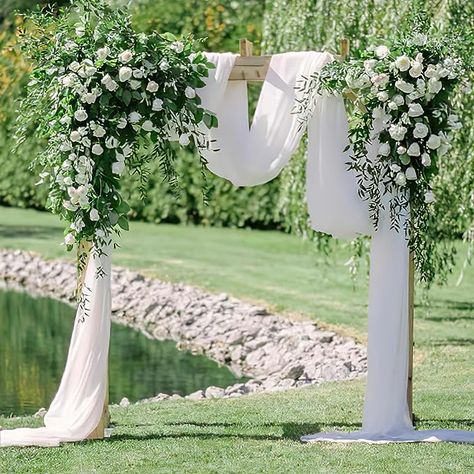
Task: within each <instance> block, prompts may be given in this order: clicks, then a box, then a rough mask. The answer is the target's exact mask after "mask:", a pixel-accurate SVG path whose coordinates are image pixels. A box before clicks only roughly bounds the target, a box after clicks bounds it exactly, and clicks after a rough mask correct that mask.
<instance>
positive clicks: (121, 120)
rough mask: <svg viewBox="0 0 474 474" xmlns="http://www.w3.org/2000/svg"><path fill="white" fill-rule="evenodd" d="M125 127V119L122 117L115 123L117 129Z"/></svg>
mask: <svg viewBox="0 0 474 474" xmlns="http://www.w3.org/2000/svg"><path fill="white" fill-rule="evenodd" d="M126 126H127V119H126V118H124V117H121V118H120V119H119V121H118V123H117V128H120V129H122V128H125V127H126Z"/></svg>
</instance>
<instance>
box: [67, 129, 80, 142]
mask: <svg viewBox="0 0 474 474" xmlns="http://www.w3.org/2000/svg"><path fill="white" fill-rule="evenodd" d="M69 139H70V140H71V141H72V142H78V141H80V140H81V134H80V133H79V132H78V131H77V130H73V131H72V132H71V134H70V135H69Z"/></svg>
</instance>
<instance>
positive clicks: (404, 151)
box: [397, 145, 407, 171]
mask: <svg viewBox="0 0 474 474" xmlns="http://www.w3.org/2000/svg"><path fill="white" fill-rule="evenodd" d="M406 152H407V149H406V148H405V147H404V146H402V145H400V146H398V147H397V153H398V154H399V155H404V154H405V153H406ZM398 171H400V170H398Z"/></svg>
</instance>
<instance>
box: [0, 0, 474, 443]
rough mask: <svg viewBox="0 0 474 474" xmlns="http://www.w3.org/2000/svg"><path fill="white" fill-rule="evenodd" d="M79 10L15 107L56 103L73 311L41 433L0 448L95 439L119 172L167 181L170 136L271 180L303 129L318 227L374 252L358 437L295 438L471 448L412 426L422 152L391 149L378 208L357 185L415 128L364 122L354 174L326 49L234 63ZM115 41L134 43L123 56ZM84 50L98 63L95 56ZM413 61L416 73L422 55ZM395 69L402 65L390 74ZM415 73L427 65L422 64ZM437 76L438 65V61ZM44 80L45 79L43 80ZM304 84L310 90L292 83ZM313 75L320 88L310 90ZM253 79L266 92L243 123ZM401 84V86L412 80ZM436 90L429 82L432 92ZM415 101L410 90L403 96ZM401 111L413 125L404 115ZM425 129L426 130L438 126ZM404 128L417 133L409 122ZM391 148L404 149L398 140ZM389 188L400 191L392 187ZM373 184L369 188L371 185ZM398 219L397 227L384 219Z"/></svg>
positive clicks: (51, 174) (236, 178)
mask: <svg viewBox="0 0 474 474" xmlns="http://www.w3.org/2000/svg"><path fill="white" fill-rule="evenodd" d="M79 3H81V4H82V5H86V6H88V7H89V8H88V9H86V10H85V12H86V14H85V15H84V17H83V21H82V23H79V24H78V25H76V27H75V35H76V40H75V41H72V40H71V39H70V38H69V37H68V36H67V32H68V28H69V25H67V24H63V25H60V29H59V32H58V33H56V35H55V38H56V40H55V41H57V42H58V43H59V45H60V47H62V48H65V50H64V51H63V50H62V49H58V48H56V46H54V45H53V46H52V47H51V49H50V50H49V54H50V56H49V60H50V61H49V62H48V61H44V57H43V58H41V59H43V63H44V65H41V66H39V67H38V68H37V69H36V70H34V72H33V74H32V76H33V77H32V81H31V88H30V91H31V93H30V94H29V96H28V98H27V99H26V102H25V104H26V105H27V106H31V105H32V104H34V103H35V101H36V102H38V103H39V102H41V101H43V100H51V101H53V103H54V104H56V106H57V107H56V108H53V109H52V112H51V115H50V116H48V117H46V118H44V119H43V121H42V123H43V126H44V130H43V132H44V135H45V136H47V137H48V138H49V144H48V148H47V149H46V151H45V154H44V155H43V156H42V157H41V158H40V164H42V165H43V167H44V170H43V172H42V175H41V177H42V179H44V180H46V181H47V182H48V183H49V185H50V207H51V209H52V210H53V211H55V212H56V213H58V214H60V215H61V216H62V217H63V218H64V219H65V220H66V221H67V223H68V225H67V230H66V237H65V244H66V246H67V247H68V248H70V249H71V248H72V247H73V246H74V244H78V246H79V259H78V260H79V270H80V278H79V283H80V284H79V285H78V287H79V294H80V298H79V304H78V310H77V315H76V320H75V325H74V330H73V334H72V339H71V345H70V349H69V354H68V360H67V364H66V368H65V371H64V374H63V377H62V380H61V384H60V387H59V390H58V392H57V394H56V396H55V398H54V400H53V402H52V404H51V406H50V408H49V410H48V413H47V415H46V416H45V427H44V428H38V429H27V428H22V429H16V430H6V431H0V446H12V445H40V446H56V445H58V444H59V443H61V442H68V441H78V440H82V439H85V438H90V437H92V438H97V437H103V435H104V428H105V426H106V425H107V356H108V345H109V337H110V313H111V291H110V273H111V252H112V247H113V244H112V238H111V232H112V230H113V229H116V228H117V226H118V227H120V228H122V229H125V230H126V229H127V228H128V224H127V217H126V216H127V212H128V210H129V209H128V206H127V205H126V203H125V202H124V201H123V199H121V196H120V193H119V191H118V190H119V182H120V179H119V178H120V175H121V172H122V171H123V169H124V167H125V165H126V164H127V165H128V166H129V167H130V168H131V169H132V170H135V171H136V172H137V173H138V174H139V175H140V174H143V173H144V168H143V165H144V164H145V163H146V160H147V159H151V158H155V157H157V156H159V157H160V159H162V163H163V167H164V171H165V174H169V175H171V176H173V169H172V157H173V156H172V154H173V147H172V146H171V142H173V141H179V143H180V144H181V145H182V146H187V145H189V144H190V143H193V144H194V146H195V147H196V149H197V150H198V152H199V154H200V156H201V157H202V161H203V163H205V165H206V166H207V167H208V168H209V169H210V170H211V171H212V172H213V173H215V174H217V175H219V176H221V177H223V178H226V179H228V180H230V181H231V182H232V183H234V184H235V185H237V186H255V185H259V184H261V183H264V182H267V181H269V180H271V179H273V178H275V177H276V176H277V175H278V174H279V173H280V171H281V170H282V169H283V168H284V167H285V165H286V164H287V163H288V161H289V159H290V158H291V155H292V154H293V152H294V151H295V150H296V148H297V146H298V143H299V141H300V139H301V137H302V135H303V133H304V131H305V130H307V134H308V153H307V156H308V164H307V202H308V211H309V214H310V219H311V223H312V227H313V228H314V229H316V230H319V231H322V232H326V233H328V234H331V235H333V236H334V237H338V238H345V239H351V238H353V237H355V236H358V235H368V236H370V237H371V239H372V243H371V268H370V289H369V346H368V366H369V374H368V381H367V390H366V400H365V409H364V420H363V425H362V430H361V431H358V432H354V433H326V434H324V433H320V434H316V435H309V436H305V437H303V438H302V440H303V441H328V440H331V441H365V442H390V441H441V440H447V441H465V442H474V435H473V433H469V432H462V431H449V430H438V431H435V430H432V431H421V432H420V431H415V430H414V429H413V424H412V419H411V370H412V369H411V367H412V362H411V361H412V354H411V347H412V339H411V338H412V329H411V327H412V320H413V285H414V283H413V281H414V277H413V264H412V258H410V249H409V240H408V238H407V235H406V233H405V232H403V229H408V228H409V225H408V224H409V221H410V207H409V201H408V199H409V198H406V201H404V202H399V204H398V206H397V207H396V209H394V208H393V200H396V199H400V196H402V197H403V196H405V197H406V193H405V191H404V187H405V185H406V179H408V180H410V179H411V176H413V173H416V169H415V168H414V166H421V165H420V164H416V165H415V162H414V161H410V160H411V158H410V157H418V156H419V155H420V154H421V150H420V149H418V150H414V149H412V150H410V153H408V152H407V153H405V151H407V150H405V151H404V152H403V153H398V152H397V153H398V154H399V155H400V156H401V158H400V160H401V164H402V165H403V166H405V168H402V167H401V166H400V165H398V164H397V167H394V166H393V164H394V163H392V164H391V168H390V173H391V174H387V175H384V176H385V178H387V179H389V188H388V191H387V192H383V193H380V196H381V197H380V199H381V201H380V202H379V204H380V206H379V207H378V208H377V209H374V206H373V203H374V200H376V199H377V193H376V192H374V193H372V194H371V195H370V196H369V197H370V198H371V199H372V200H371V199H367V197H366V196H364V193H363V192H361V187H360V186H361V181H360V179H359V177H360V176H361V175H363V174H364V173H367V172H368V170H369V171H372V170H373V169H374V168H376V165H377V164H378V163H379V162H381V161H383V160H382V159H381V157H382V158H383V157H387V156H389V155H390V154H391V152H392V149H391V145H392V143H391V142H389V141H388V139H387V140H384V139H386V134H385V135H384V133H385V132H384V131H385V130H390V131H389V132H387V133H388V134H389V135H390V136H391V137H392V135H394V136H397V137H398V136H401V135H405V134H406V133H407V131H408V128H409V126H410V125H409V124H410V123H411V122H410V119H407V121H406V122H403V123H404V125H402V124H401V123H400V124H398V125H397V127H398V128H397V129H396V130H393V133H392V131H391V128H390V127H391V125H390V124H389V123H388V119H387V117H386V115H388V112H386V111H385V108H384V107H385V106H383V107H382V110H383V111H385V112H386V113H385V115H383V114H381V113H379V112H378V113H377V114H372V115H370V116H369V118H368V120H369V121H370V122H371V124H372V122H373V127H371V129H373V130H374V131H376V135H374V134H373V133H372V137H371V140H370V143H369V140H367V141H366V142H364V143H363V145H364V147H363V148H364V151H363V156H364V160H363V161H362V165H361V168H359V169H356V170H354V168H353V167H352V168H351V167H349V169H348V167H347V163H348V162H350V161H351V159H352V156H354V155H355V156H359V157H360V156H361V153H362V152H361V149H360V148H355V149H351V147H350V144H349V128H348V122H347V116H346V112H345V108H344V102H343V98H342V96H341V94H338V95H334V94H331V93H328V91H329V89H330V87H329V86H328V87H327V88H326V90H323V89H324V88H323V86H324V80H323V79H324V71H326V70H328V69H327V68H329V70H330V68H331V64H335V62H334V61H333V60H334V56H333V55H331V54H330V53H327V52H297V53H283V54H277V55H273V56H271V57H255V56H252V55H251V45H250V44H249V43H248V42H246V41H245V40H242V42H241V55H240V56H238V55H236V54H232V53H221V54H218V53H206V54H205V55H204V54H201V53H197V52H194V50H193V47H192V42H191V41H181V40H177V39H176V38H174V37H172V36H170V35H167V36H160V35H151V36H149V37H146V36H142V35H136V36H133V31H132V30H131V27H130V25H129V24H128V23H127V21H126V19H124V18H122V17H121V16H120V15H116V14H114V13H112V12H111V11H109V10H108V9H106V8H105V7H102V9H100V8H96V7H95V6H94V7H92V6H91V5H92V4H91V3H89V2H88V1H87V0H81V2H79ZM93 15H96V16H97V17H98V18H99V19H100V20H101V21H100V22H96V26H95V27H94V28H92V27H91V26H90V25H91V24H94V23H93V21H91V20H93V18H92V16H93ZM110 34H113V35H115V36H114V38H117V42H118V44H117V45H115V44H111V43H110V41H111V40H110V38H109V36H108V35H110ZM121 34H122V36H120V35H121ZM124 38H127V40H128V43H127V44H128V45H130V44H131V45H133V47H132V46H127V47H125V45H124V43H123V40H124ZM121 41H122V43H121ZM70 43H74V44H70ZM66 45H68V46H67V48H66ZM98 46H100V47H99V48H98ZM341 46H342V51H341V56H342V58H343V59H344V57H345V56H346V55H347V53H348V42H347V41H346V40H344V41H343V42H342V45H341ZM126 48H127V49H126ZM386 49H387V48H386ZM387 50H388V49H387ZM86 53H87V54H86ZM372 53H373V54H375V55H376V56H377V57H378V58H379V59H380V64H379V65H377V64H374V63H371V64H372V65H368V66H365V65H364V67H367V68H369V69H370V68H372V69H371V71H372V72H373V70H374V68H376V67H379V68H382V67H384V64H382V63H383V60H384V59H385V58H387V57H388V52H387V51H386V50H385V49H383V48H382V49H380V50H379V51H375V52H374V51H373V52H372ZM41 54H44V50H41ZM61 54H62V55H63V56H61V58H59V59H58V60H56V59H55V55H61ZM92 54H93V55H94V60H92V59H90V56H91V55H92ZM88 55H89V56H88ZM37 59H38V58H37ZM71 59H75V60H73V61H71ZM418 59H420V58H419V57H418ZM61 61H62V63H61ZM408 61H409V63H410V64H409V67H411V68H414V67H415V66H414V65H413V63H412V62H410V59H409V60H408ZM64 62H67V63H68V67H67V69H66V68H64V66H63V65H62V64H63V63H64ZM414 62H417V63H422V60H416V61H415V60H414ZM59 63H61V64H59ZM404 67H405V66H404V65H403V64H402V65H401V67H400V68H399V69H398V71H402V70H403V68H404ZM416 67H417V68H418V69H419V68H420V67H421V69H422V70H423V68H424V66H423V65H421V66H416ZM443 67H444V69H446V70H448V65H447V64H445V66H443ZM407 70H408V69H405V70H404V71H407ZM452 71H454V66H453V68H452ZM48 74H49V75H50V76H52V77H53V78H54V80H53V81H52V80H50V79H48V78H47V76H48ZM383 74H385V73H382V72H378V73H374V74H373V75H369V73H367V74H366V75H367V78H368V81H369V83H370V84H371V88H372V89H373V88H374V87H375V88H377V87H379V86H378V85H377V86H376V85H375V82H372V81H371V78H375V77H376V76H377V79H376V81H378V83H380V84H382V86H381V89H382V88H383V87H384V85H383V84H385V86H386V85H387V83H388V81H389V79H388V76H387V77H386V78H385V77H379V76H383ZM443 74H444V72H443V73H442V74H441V69H439V71H438V73H437V77H435V79H436V81H438V82H440V83H441V82H442V80H441V79H442V78H443V77H446V78H448V76H449V75H450V74H451V69H449V70H448V74H446V76H444V75H443ZM416 77H419V75H418V76H415V77H414V79H415V81H416ZM57 79H59V81H58V80H57ZM302 79H303V80H304V81H306V82H305V85H303V87H300V83H301V81H302ZM312 79H314V80H316V81H318V83H317V84H316V85H315V84H313V83H312V82H311V80H312ZM357 79H358V80H359V82H358V83H356V84H355V85H358V86H359V87H354V89H362V90H363V89H364V86H365V85H364V81H365V80H366V79H365V77H363V76H362V75H359V77H358V78H357ZM247 80H262V81H263V82H264V83H263V87H262V91H261V95H260V98H259V101H258V104H257V108H256V111H255V115H254V118H253V120H252V124H251V125H250V126H249V123H248V108H247V107H248V101H247ZM446 80H447V79H446ZM398 81H401V79H399V80H398ZM398 81H397V82H398ZM403 83H404V84H407V86H408V85H410V84H409V83H408V82H407V80H405V81H403ZM432 83H433V84H434V85H433V87H435V86H436V87H437V84H435V82H434V81H432ZM331 84H332V85H333V86H334V85H335V86H337V87H339V86H340V84H339V83H337V81H336V82H334V81H333V83H331ZM372 84H373V85H372ZM404 84H401V83H398V86H400V87H401V88H402V89H403V88H406V89H407V90H409V89H410V90H411V88H409V87H405V85H404ZM38 85H39V86H40V87H38ZM398 86H397V87H398ZM372 92H373V93H374V94H379V93H380V92H383V91H382V90H378V89H377V90H375V91H372ZM41 93H43V94H44V95H42V94H41ZM412 93H414V90H411V92H407V93H406V94H407V96H408V94H412ZM418 94H425V91H423V93H422V92H421V91H418ZM426 94H427V95H426V97H427V98H426V99H425V100H426V101H427V102H429V100H431V99H429V97H430V96H431V94H433V93H432V92H427V93H426ZM435 95H436V94H434V95H433V97H435ZM381 97H382V96H381ZM412 97H414V96H412ZM420 97H421V95H420ZM415 100H416V99H412V98H411V99H410V102H409V103H408V102H407V103H406V106H407V109H408V112H407V117H419V116H420V114H418V112H419V110H418V108H417V107H414V106H413V104H414V103H415ZM380 101H381V102H385V100H383V101H382V99H380ZM295 104H297V106H296V110H298V104H299V106H300V112H302V113H294V111H295ZM395 105H396V104H395ZM397 107H399V106H397ZM379 108H381V107H380V106H379ZM387 110H388V109H387ZM390 110H392V109H390ZM58 111H59V112H58ZM410 111H413V114H411V115H410ZM28 113H30V112H28ZM414 114H418V115H414ZM366 115H369V114H367V113H366ZM37 118H38V117H35V119H37ZM65 118H66V119H65ZM29 119H31V117H26V119H25V120H24V123H25V124H26V125H25V127H24V132H25V133H27V131H28V126H27V125H30V124H31V120H29ZM416 123H418V122H416ZM392 125H394V124H392ZM435 125H436V124H435V122H433V123H432V128H433V130H434V129H435ZM411 126H412V127H414V128H415V127H416V125H415V122H413V123H412V124H411ZM402 128H403V129H404V132H403V130H402ZM418 129H421V127H418ZM65 131H67V133H66V132H65ZM402 132H403V133H402ZM144 135H145V136H146V138H148V139H149V140H151V142H152V143H153V149H152V153H151V154H150V156H148V157H147V158H146V159H143V158H140V156H139V155H138V148H139V147H140V145H141V141H140V140H141V139H142V138H143V136H144ZM433 135H434V134H433V133H432V134H431V136H430V137H429V138H426V140H422V141H420V143H421V146H423V147H424V146H425V145H426V147H427V149H428V148H430V149H435V148H438V147H439V145H438V147H435V148H431V145H435V143H434V141H436V140H435V139H434V138H433V140H432V141H431V142H430V140H431V137H433ZM424 137H426V135H425V136H424ZM424 137H420V138H424ZM392 138H393V137H392ZM402 138H403V137H402ZM393 140H394V141H395V142H400V139H397V138H393ZM440 142H441V139H440ZM430 143H431V145H430ZM385 144H387V146H388V147H389V150H388V151H387V150H386V148H387V147H384V146H383V145H385ZM401 146H402V145H398V148H400V147H401ZM418 147H420V145H418ZM398 148H397V150H398ZM415 152H416V153H415ZM405 155H406V156H407V157H408V158H405ZM403 160H408V161H406V162H404V161H403ZM364 166H365V167H364ZM377 166H378V165H377ZM423 166H425V165H423ZM400 173H403V177H404V179H405V181H403V180H402V177H401V174H400ZM375 175H376V173H374V174H371V175H370V176H368V178H370V177H374V176H375ZM366 178H367V176H366ZM392 182H393V183H396V185H397V186H399V188H400V189H401V191H397V190H398V189H399V188H393V186H394V184H392ZM379 185H381V184H380V183H379V182H378V181H377V189H378V188H379ZM98 186H99V187H98ZM397 192H399V193H400V194H397ZM427 192H429V190H428V191H427ZM426 201H427V203H428V201H429V199H426ZM374 210H375V211H376V221H375V223H374V219H373V217H374V216H373V214H374ZM395 210H396V221H394V219H393V213H394V212H395ZM394 222H395V223H394ZM397 223H398V225H397ZM394 227H395V229H394ZM408 237H410V236H408ZM407 395H408V396H407Z"/></svg>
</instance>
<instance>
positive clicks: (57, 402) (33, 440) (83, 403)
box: [0, 247, 111, 447]
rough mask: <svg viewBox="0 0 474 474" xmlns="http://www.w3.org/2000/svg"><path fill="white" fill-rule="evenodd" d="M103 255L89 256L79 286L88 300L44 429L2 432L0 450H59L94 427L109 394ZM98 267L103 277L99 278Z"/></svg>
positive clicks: (80, 312) (78, 319) (108, 268)
mask: <svg viewBox="0 0 474 474" xmlns="http://www.w3.org/2000/svg"><path fill="white" fill-rule="evenodd" d="M104 252H105V253H104V254H102V255H101V256H98V255H97V254H96V252H94V251H92V253H91V256H90V259H89V263H88V265H87V269H86V276H85V279H84V287H83V288H84V290H83V291H84V292H87V293H86V296H87V300H88V301H87V303H86V305H85V307H84V306H80V307H79V308H78V310H77V313H76V318H75V321H74V329H73V333H72V337H71V344H70V347H69V352H68V357H67V362H66V367H65V369H64V373H63V376H62V379H61V384H60V386H59V389H58V392H57V394H56V396H55V397H54V400H53V402H52V403H51V406H50V407H49V410H48V412H47V414H46V416H45V418H44V424H45V426H44V427H42V428H18V429H14V430H3V431H0V446H1V447H6V446H58V445H59V444H60V443H62V442H68V441H80V440H83V439H85V438H87V437H88V436H89V435H90V434H91V433H92V431H93V430H94V429H95V428H96V427H97V425H98V423H99V421H100V419H101V416H102V411H103V407H104V402H105V397H106V390H107V360H108V351H109V339H110V315H111V291H110V272H111V263H110V260H111V258H110V254H111V248H110V247H108V248H106V249H104ZM99 268H102V270H103V272H105V274H104V276H98V273H97V271H98V269H99ZM84 308H86V311H85V310H84Z"/></svg>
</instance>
